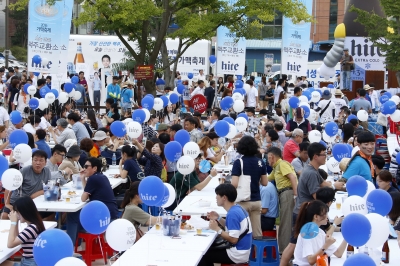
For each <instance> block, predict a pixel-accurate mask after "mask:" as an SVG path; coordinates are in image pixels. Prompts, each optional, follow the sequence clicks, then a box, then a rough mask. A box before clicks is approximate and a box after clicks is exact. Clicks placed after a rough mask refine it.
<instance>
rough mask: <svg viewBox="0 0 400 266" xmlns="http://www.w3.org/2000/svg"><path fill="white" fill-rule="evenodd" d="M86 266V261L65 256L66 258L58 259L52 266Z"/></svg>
mask: <svg viewBox="0 0 400 266" xmlns="http://www.w3.org/2000/svg"><path fill="white" fill-rule="evenodd" d="M71 265H74V266H87V265H86V263H85V262H84V261H83V260H81V259H78V258H75V257H67V258H63V259H62V260H59V261H58V262H57V263H56V265H54V266H71Z"/></svg>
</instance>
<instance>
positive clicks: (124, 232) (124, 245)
mask: <svg viewBox="0 0 400 266" xmlns="http://www.w3.org/2000/svg"><path fill="white" fill-rule="evenodd" d="M106 240H107V244H108V245H109V246H110V247H111V248H112V249H114V250H116V251H120V252H121V251H125V250H127V249H128V248H130V247H131V246H133V244H134V243H135V240H136V229H135V226H134V225H133V224H132V223H131V222H130V221H128V220H126V219H123V218H121V219H117V220H114V221H112V222H111V223H110V224H109V225H108V227H107V230H106Z"/></svg>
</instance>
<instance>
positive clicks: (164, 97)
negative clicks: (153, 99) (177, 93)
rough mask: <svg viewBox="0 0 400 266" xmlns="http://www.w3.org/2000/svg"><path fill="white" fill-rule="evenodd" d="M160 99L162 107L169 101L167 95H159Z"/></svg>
mask: <svg viewBox="0 0 400 266" xmlns="http://www.w3.org/2000/svg"><path fill="white" fill-rule="evenodd" d="M160 99H161V100H162V101H163V107H166V106H167V105H168V103H169V99H168V97H167V96H165V95H163V96H161V97H160Z"/></svg>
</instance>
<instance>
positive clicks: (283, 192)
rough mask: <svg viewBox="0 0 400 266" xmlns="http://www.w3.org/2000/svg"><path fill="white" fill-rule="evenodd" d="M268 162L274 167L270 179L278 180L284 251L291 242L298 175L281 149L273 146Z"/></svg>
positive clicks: (281, 236) (280, 236) (281, 238)
mask: <svg viewBox="0 0 400 266" xmlns="http://www.w3.org/2000/svg"><path fill="white" fill-rule="evenodd" d="M267 156H268V163H269V165H271V166H272V167H273V170H272V172H271V173H270V174H269V176H268V180H269V181H275V182H276V188H277V190H278V197H279V209H280V210H279V217H280V225H279V231H278V244H279V250H280V252H282V251H283V250H284V249H285V248H286V247H287V245H288V244H289V242H290V232H291V229H292V214H293V209H294V202H295V201H294V200H295V199H296V198H297V176H296V172H295V171H294V168H293V166H292V165H291V164H290V163H288V162H287V161H284V160H282V152H281V149H279V148H277V147H271V148H270V149H269V150H268V151H267Z"/></svg>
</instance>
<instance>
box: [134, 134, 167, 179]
mask: <svg viewBox="0 0 400 266" xmlns="http://www.w3.org/2000/svg"><path fill="white" fill-rule="evenodd" d="M132 144H133V145H135V146H136V147H138V149H139V152H140V153H139V154H140V157H139V156H138V158H139V160H138V161H139V163H140V165H143V166H144V175H145V176H149V175H154V176H158V177H161V172H162V169H163V168H164V166H165V157H164V144H162V143H155V144H154V145H153V147H152V148H151V152H149V151H148V150H147V149H145V148H144V147H143V146H142V144H141V143H140V142H139V141H138V140H137V139H133V140H132Z"/></svg>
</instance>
